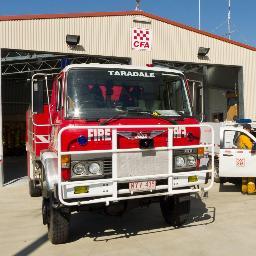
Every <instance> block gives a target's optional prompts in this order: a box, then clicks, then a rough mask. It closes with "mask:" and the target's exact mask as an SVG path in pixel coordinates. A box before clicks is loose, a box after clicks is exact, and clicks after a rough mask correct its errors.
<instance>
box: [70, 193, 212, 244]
mask: <svg viewBox="0 0 256 256" xmlns="http://www.w3.org/2000/svg"><path fill="white" fill-rule="evenodd" d="M215 212H216V210H215V208H214V207H206V205H205V203H204V202H202V201H201V199H199V198H198V197H193V198H192V204H191V213H190V216H189V218H188V221H187V223H186V224H185V225H184V226H182V227H180V228H190V227H194V226H200V225H209V224H211V223H213V222H214V221H215ZM180 228H179V229H180ZM175 229H177V228H174V227H171V226H168V225H167V224H166V223H165V222H164V220H163V218H162V214H161V211H160V207H159V204H153V205H151V206H150V207H148V208H140V209H134V210H131V211H129V212H128V213H126V214H124V215H123V216H121V217H113V216H107V215H103V214H98V213H88V212H86V213H78V214H75V215H73V216H72V219H71V234H70V242H74V241H77V240H79V239H81V238H84V237H88V238H91V239H93V240H94V241H98V242H99V241H105V242H106V241H109V240H115V239H122V238H129V237H132V236H140V235H147V234H152V233H159V232H168V231H172V230H173V231H174V230H175Z"/></svg>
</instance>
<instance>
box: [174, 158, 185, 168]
mask: <svg viewBox="0 0 256 256" xmlns="http://www.w3.org/2000/svg"><path fill="white" fill-rule="evenodd" d="M175 165H176V167H179V168H183V167H185V166H186V161H185V159H184V157H182V156H177V157H176V158H175Z"/></svg>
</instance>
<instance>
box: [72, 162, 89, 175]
mask: <svg viewBox="0 0 256 256" xmlns="http://www.w3.org/2000/svg"><path fill="white" fill-rule="evenodd" d="M72 170H73V173H74V174H76V175H83V174H85V173H86V167H85V165H84V164H82V163H77V164H75V165H74V166H73V169H72Z"/></svg>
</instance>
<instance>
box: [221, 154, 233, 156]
mask: <svg viewBox="0 0 256 256" xmlns="http://www.w3.org/2000/svg"><path fill="white" fill-rule="evenodd" d="M223 156H233V155H229V154H223Z"/></svg>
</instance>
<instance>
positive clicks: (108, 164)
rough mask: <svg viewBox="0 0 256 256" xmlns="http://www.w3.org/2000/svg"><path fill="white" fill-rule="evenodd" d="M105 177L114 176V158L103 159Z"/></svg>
mask: <svg viewBox="0 0 256 256" xmlns="http://www.w3.org/2000/svg"><path fill="white" fill-rule="evenodd" d="M103 168H104V178H112V159H111V158H108V159H103Z"/></svg>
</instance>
